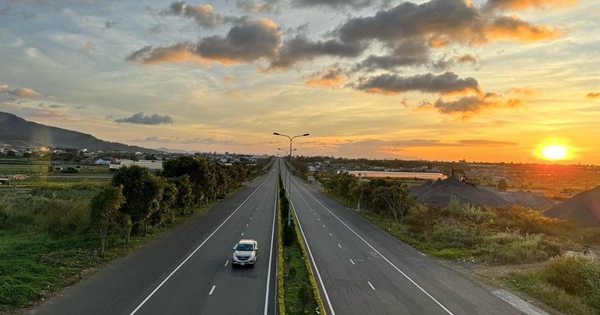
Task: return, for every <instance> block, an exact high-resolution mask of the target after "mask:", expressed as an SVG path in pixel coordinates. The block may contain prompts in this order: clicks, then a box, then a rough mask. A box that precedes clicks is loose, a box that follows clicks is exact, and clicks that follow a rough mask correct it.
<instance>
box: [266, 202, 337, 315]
mask: <svg viewBox="0 0 600 315" xmlns="http://www.w3.org/2000/svg"><path fill="white" fill-rule="evenodd" d="M290 205H291V206H292V209H293V210H294V215H295V216H296V222H297V223H298V228H299V229H300V233H301V234H302V239H303V240H304V245H306V251H307V252H308V256H310V261H311V262H312V266H313V268H314V269H315V274H316V275H317V278H319V283H320V284H321V289H323V295H325V300H326V301H327V305H328V306H329V311H330V312H329V314H330V315H335V311H334V310H333V306H332V305H331V300H330V299H329V294H327V289H325V285H324V284H323V278H321V273H320V272H319V268H317V264H316V263H315V258H314V257H313V255H312V251H311V250H310V246H309V245H308V242H307V241H306V235H304V229H302V224H300V219H299V218H298V216H297V215H296V210H295V208H294V203H293V202H292V199H291V198H290ZM265 315H266V314H265Z"/></svg>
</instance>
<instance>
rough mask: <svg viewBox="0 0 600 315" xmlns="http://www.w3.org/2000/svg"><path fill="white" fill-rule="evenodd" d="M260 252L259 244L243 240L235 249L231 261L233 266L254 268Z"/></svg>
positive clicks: (250, 240) (254, 241)
mask: <svg viewBox="0 0 600 315" xmlns="http://www.w3.org/2000/svg"><path fill="white" fill-rule="evenodd" d="M257 252H258V242H256V240H252V239H241V240H240V241H239V242H238V243H237V244H235V246H234V247H233V258H232V260H231V266H232V267H235V266H236V265H237V266H245V265H249V266H251V267H254V264H255V263H256V258H257V257H258V255H257Z"/></svg>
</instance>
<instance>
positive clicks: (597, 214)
mask: <svg viewBox="0 0 600 315" xmlns="http://www.w3.org/2000/svg"><path fill="white" fill-rule="evenodd" d="M544 215H545V216H547V217H550V218H557V219H563V220H569V221H576V222H579V223H582V224H585V225H588V226H600V186H597V187H596V188H594V189H590V190H586V191H584V192H581V193H579V194H577V195H575V196H573V197H572V198H569V199H567V200H565V201H563V202H561V203H559V204H557V205H556V206H554V207H552V208H550V209H548V210H547V211H546V212H544Z"/></svg>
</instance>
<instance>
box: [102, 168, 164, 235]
mask: <svg viewBox="0 0 600 315" xmlns="http://www.w3.org/2000/svg"><path fill="white" fill-rule="evenodd" d="M111 184H112V185H113V186H119V185H122V186H123V195H124V196H125V200H126V202H125V203H124V204H123V205H122V206H121V208H120V209H119V211H120V212H122V213H124V214H127V215H129V216H130V217H131V224H132V229H133V232H137V230H138V229H139V227H140V226H141V225H142V224H143V225H144V227H147V226H146V223H147V222H148V219H149V218H150V216H151V215H152V211H153V210H155V209H156V206H154V203H155V202H156V200H157V199H158V198H160V196H161V193H162V191H161V189H160V188H161V187H160V185H159V183H158V181H157V179H156V177H155V176H154V175H153V174H152V173H150V171H149V170H148V168H146V167H141V166H138V165H131V166H123V167H121V168H120V169H119V170H118V171H117V173H116V174H115V175H114V176H113V178H112V181H111ZM145 232H146V230H144V233H145Z"/></svg>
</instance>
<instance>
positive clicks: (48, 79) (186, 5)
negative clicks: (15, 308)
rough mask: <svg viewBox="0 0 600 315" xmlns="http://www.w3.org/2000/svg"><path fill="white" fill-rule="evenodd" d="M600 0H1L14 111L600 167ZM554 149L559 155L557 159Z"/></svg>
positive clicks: (5, 91)
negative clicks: (406, 0) (185, 0)
mask: <svg viewBox="0 0 600 315" xmlns="http://www.w3.org/2000/svg"><path fill="white" fill-rule="evenodd" d="M599 17H600V1H598V0H487V1H484V0H472V1H465V0H431V1H412V2H401V1H393V0H218V1H217V0H215V1H203V2H195V1H192V2H172V1H157V0H144V1H139V0H125V1H124V0H119V1H107V0H2V1H0V111H2V112H8V113H12V114H16V115H17V116H20V117H22V118H24V119H27V120H30V121H34V122H37V123H41V124H45V125H50V126H55V127H60V128H65V129H70V130H75V131H79V132H83V133H88V134H91V135H93V136H95V137H97V138H100V139H102V140H107V141H115V142H122V143H126V144H130V145H138V146H143V147H148V148H163V149H165V148H168V149H177V150H186V151H192V152H208V151H210V152H213V151H216V152H219V153H223V152H230V153H244V154H273V155H274V154H278V153H280V154H281V155H284V154H285V153H284V152H283V151H278V148H282V149H288V148H289V140H288V139H287V138H284V137H279V136H275V135H273V132H279V133H282V134H287V135H290V136H294V135H299V134H304V133H310V136H308V137H301V138H296V139H294V148H296V149H297V151H295V153H296V154H298V155H311V156H315V155H318V156H335V157H348V158H355V157H363V158H370V159H372V158H387V159H411V160H412V159H423V160H443V161H458V160H461V159H465V160H467V161H469V162H471V161H476V162H480V161H481V162H523V163H565V164H571V163H582V164H596V165H598V164H600V145H598V143H599V135H600V127H599V123H600V18H599ZM549 152H550V153H549Z"/></svg>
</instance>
